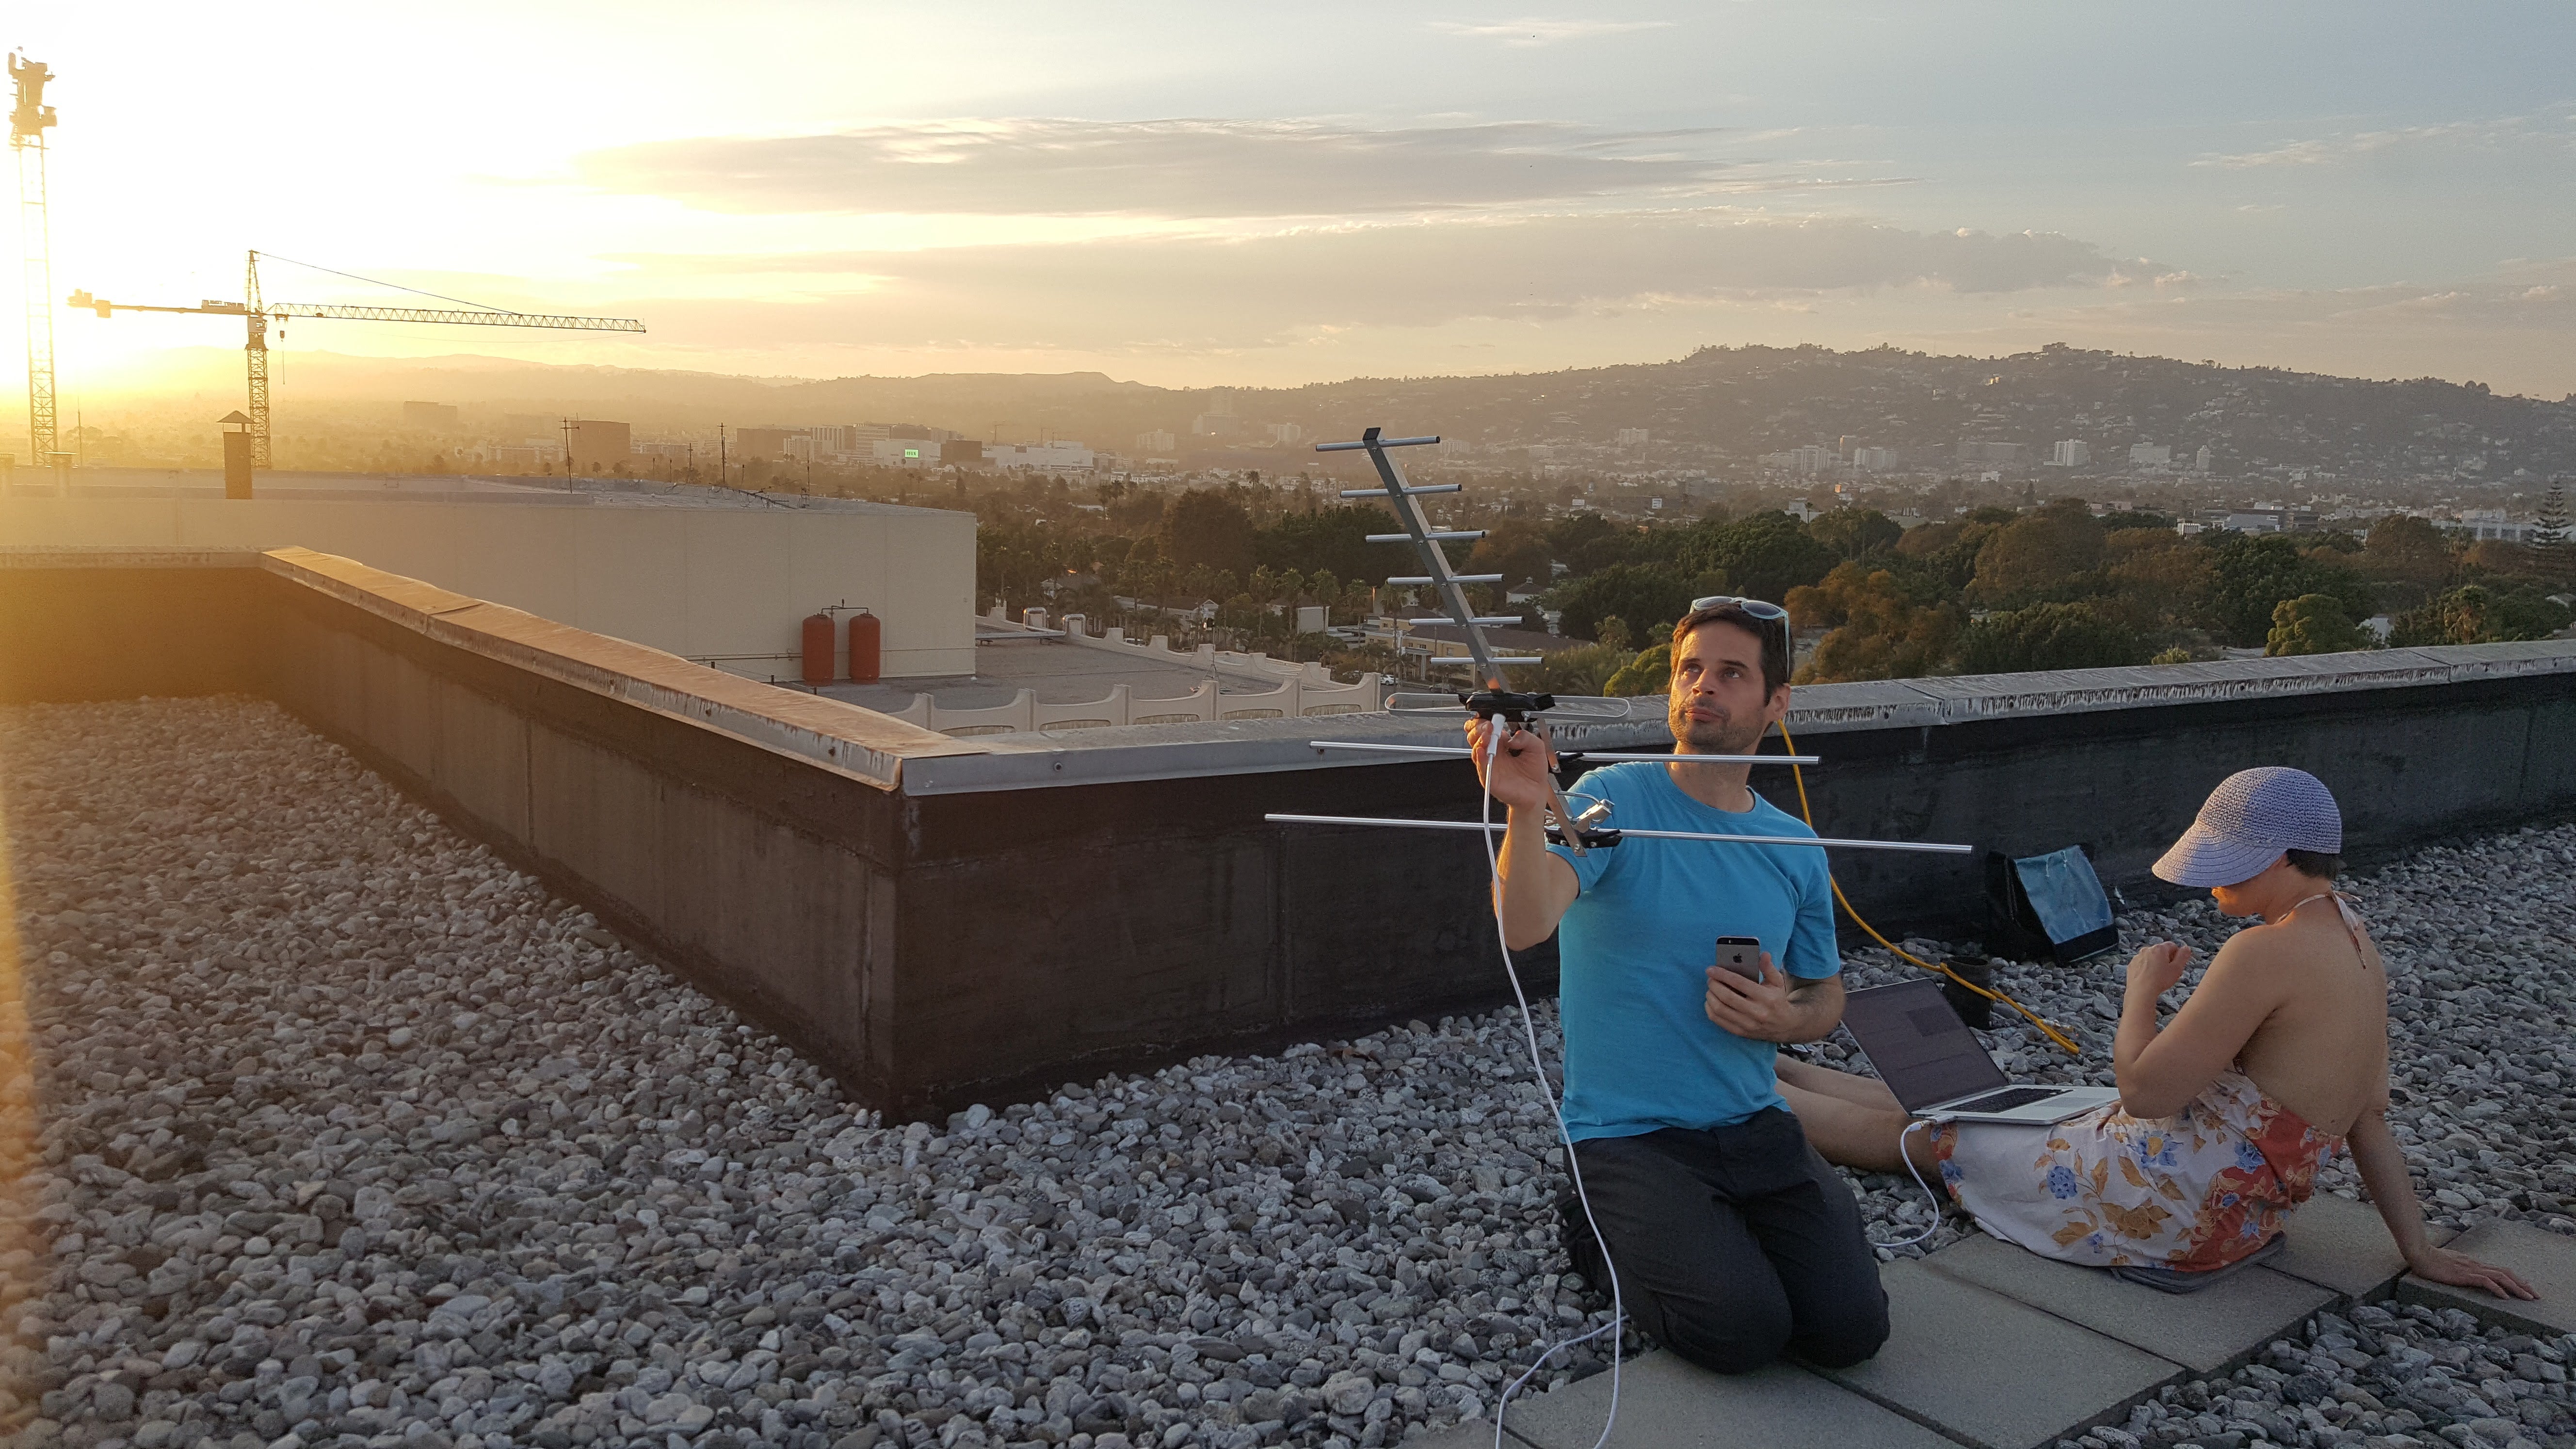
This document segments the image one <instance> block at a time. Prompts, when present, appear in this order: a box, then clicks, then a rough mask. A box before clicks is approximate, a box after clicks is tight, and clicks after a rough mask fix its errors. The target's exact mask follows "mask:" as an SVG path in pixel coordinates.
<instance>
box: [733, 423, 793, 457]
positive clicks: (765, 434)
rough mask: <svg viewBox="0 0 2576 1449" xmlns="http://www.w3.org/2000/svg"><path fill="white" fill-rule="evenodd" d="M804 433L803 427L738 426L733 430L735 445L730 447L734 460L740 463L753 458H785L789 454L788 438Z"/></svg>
mask: <svg viewBox="0 0 2576 1449" xmlns="http://www.w3.org/2000/svg"><path fill="white" fill-rule="evenodd" d="M803 434H804V430H803V429H802V428H736V429H734V431H733V446H732V448H731V449H730V451H731V452H732V454H733V461H735V462H737V463H740V462H744V461H746V460H748V459H752V458H784V457H786V456H787V443H788V440H789V439H791V438H797V437H801V436H803Z"/></svg>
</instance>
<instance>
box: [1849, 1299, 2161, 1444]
mask: <svg viewBox="0 0 2576 1449" xmlns="http://www.w3.org/2000/svg"><path fill="white" fill-rule="evenodd" d="M1879 1281H1880V1282H1881V1283H1883V1284H1885V1285H1886V1287H1887V1297H1888V1307H1889V1311H1890V1313H1891V1314H1892V1316H1893V1317H1894V1319H1895V1332H1894V1333H1893V1334H1892V1335H1890V1336H1889V1338H1888V1341H1887V1346H1886V1347H1885V1348H1882V1349H1880V1350H1879V1352H1878V1357H1876V1358H1874V1359H1871V1360H1870V1361H1869V1362H1867V1363H1864V1364H1859V1365H1855V1366H1854V1367H1851V1368H1847V1369H1825V1370H1818V1372H1820V1373H1822V1374H1823V1375H1824V1376H1825V1377H1826V1378H1829V1379H1831V1380H1833V1381H1834V1382H1835V1383H1838V1384H1841V1385H1842V1386H1843V1387H1845V1388H1847V1389H1850V1390H1852V1391H1853V1392H1855V1393H1859V1394H1863V1395H1865V1396H1867V1397H1869V1398H1871V1399H1874V1400H1876V1401H1877V1402H1879V1403H1880V1404H1883V1405H1885V1406H1887V1407H1889V1408H1891V1409H1894V1410H1896V1411H1897V1412H1899V1413H1901V1414H1903V1415H1905V1416H1906V1417H1907V1418H1909V1419H1913V1420H1915V1421H1916V1422H1918V1423H1923V1424H1931V1425H1937V1426H1939V1427H1940V1428H1941V1429H1942V1430H1943V1432H1945V1433H1946V1434H1948V1435H1949V1436H1950V1437H1951V1438H1954V1439H1957V1440H1959V1441H1960V1442H1962V1443H1967V1444H1975V1445H1982V1446H1986V1449H2031V1446H2035V1445H2042V1444H2050V1443H2054V1442H2055V1441H2057V1440H2058V1439H2060V1438H2064V1437H2068V1436H2071V1435H2073V1434H2075V1433H2077V1432H2078V1431H2080V1430H2081V1429H2083V1428H2084V1427H2086V1426H2088V1425H2092V1424H2096V1423H2102V1422H2106V1421H2109V1420H2112V1419H2115V1418H2117V1417H2118V1416H2120V1415H2122V1414H2125V1413H2126V1412H2127V1411H2128V1408H2129V1406H2130V1405H2131V1404H2134V1403H2136V1402H2137V1401H2138V1400H2139V1399H2140V1398H2143V1397H2144V1396H2146V1395H2147V1394H2150V1393H2152V1392H2154V1391H2155V1390H2156V1389H2157V1388H2158V1387H2159V1386H2161V1385H2163V1384H2166V1383H2169V1382H2171V1381H2173V1380H2174V1379H2176V1378H2179V1377H2181V1376H2182V1373H2183V1369H2182V1368H2181V1366H2180V1365H2178V1364H2175V1363H2171V1362H2169V1361H2167V1360H2165V1359H2162V1358H2159V1357H2157V1356H2156V1355H2154V1354H2151V1353H2149V1352H2147V1351H2146V1350H2145V1349H2142V1348H2135V1347H2132V1346H2130V1345H2128V1344H2125V1343H2122V1342H2120V1341H2119V1340H2117V1339H2114V1338H2106V1337H2104V1336H2103V1335H2101V1334H2098V1333H2095V1332H2093V1331H2091V1330H2090V1329H2085V1328H2079V1327H2077V1326H2075V1325H2074V1324H2071V1323H2069V1322H2067V1321H2066V1320H2065V1319H2062V1318H2057V1317H2054V1316H2052V1315H2050V1314H2046V1313H2043V1312H2041V1311H2040V1310H2038V1309H2036V1308H2033V1307H2031V1306H2030V1305H2028V1304H2026V1303H2020V1302H2016V1301H2014V1300H2013V1299H2011V1298H2008V1297H2005V1296H2004V1295H2003V1294H2000V1293H1995V1292H1991V1291H1989V1290H1987V1289H1984V1288H1980V1287H1978V1286H1977V1285H1975V1284H1973V1283H1969V1282H1966V1281H1964V1280H1961V1279H1959V1278H1954V1277H1951V1276H1948V1275H1947V1274H1942V1273H1936V1272H1933V1271H1932V1270H1931V1269H1929V1268H1927V1267H1925V1266H1923V1264H1922V1263H1919V1262H1913V1261H1905V1262H1897V1263H1890V1264H1888V1265H1887V1266H1886V1267H1885V1268H1884V1269H1882V1270H1881V1271H1880V1273H1879Z"/></svg>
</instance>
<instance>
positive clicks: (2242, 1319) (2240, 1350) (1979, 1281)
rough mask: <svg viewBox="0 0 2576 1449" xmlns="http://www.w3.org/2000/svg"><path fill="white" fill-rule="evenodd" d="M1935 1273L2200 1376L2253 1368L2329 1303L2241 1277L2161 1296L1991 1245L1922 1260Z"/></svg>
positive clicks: (2287, 1282) (2321, 1296)
mask: <svg viewBox="0 0 2576 1449" xmlns="http://www.w3.org/2000/svg"><path fill="white" fill-rule="evenodd" d="M1924 1262H1925V1264H1926V1265H1927V1266H1929V1267H1930V1268H1931V1269H1932V1270H1933V1271H1934V1272H1936V1273H1944V1274H1947V1275H1949V1276H1950V1277H1953V1278H1956V1279H1958V1280H1960V1281H1961V1282H1964V1283H1974V1284H1976V1285H1977V1286H1978V1287H1980V1288H1988V1289H1992V1290H1993V1291H1995V1292H1997V1293H2001V1294H2003V1295H2004V1296H2005V1297H2007V1298H2010V1299H2013V1300H2015V1301H2017V1302H2021V1303H2027V1304H2029V1305H2030V1306H2031V1307H2033V1308H2037V1309H2039V1310H2041V1311H2042V1312H2046V1313H2052V1314H2055V1315H2056V1316H2057V1317H2059V1318H2063V1319H2065V1320H2067V1321H2068V1322H2070V1323H2079V1324H2082V1325H2083V1326H2084V1327H2086V1328H2089V1329H2092V1330H2093V1331H2094V1332H2095V1333H2099V1334H2102V1335H2104V1336H2106V1337H2110V1338H2116V1339H2118V1340H2120V1341H2121V1342H2122V1343H2125V1344H2129V1345H2131V1346H2133V1347H2136V1348H2143V1349H2145V1350H2146V1351H2147V1352H2149V1353H2152V1354H2154V1355H2156V1356H2157V1357H2158V1358H2167V1359H2171V1360H2173V1361H2174V1362H2175V1363H2178V1364H2181V1365H2183V1366H2184V1367H2186V1368H2189V1369H2193V1370H2195V1371H2197V1372H2200V1373H2204V1374H2206V1373H2215V1372H2217V1371H2218V1370H2220V1369H2224V1368H2228V1367H2231V1366H2233V1365H2235V1364H2238V1363H2241V1362H2243V1361H2244V1360H2246V1359H2248V1358H2251V1357H2252V1356H2253V1355H2254V1354H2255V1353H2256V1352H2257V1351H2258V1350H2260V1349H2261V1348H2262V1347H2263V1345H2265V1344H2267V1343H2270V1342H2271V1341H2272V1340H2273V1339H2276V1338H2278V1337H2280V1336H2281V1335H2282V1334H2283V1333H2284V1332H2287V1331H2288V1330H2289V1329H2291V1328H2293V1327H2296V1326H2297V1325H2298V1324H2300V1323H2302V1322H2304V1321H2305V1320H2306V1319H2307V1317H2308V1315H2309V1314H2312V1313H2314V1312H2316V1311H2317V1310H2318V1309H2321V1308H2325V1307H2328V1306H2330V1305H2332V1304H2333V1303H2334V1301H2335V1294H2334V1292H2333V1290H2331V1289H2327V1288H2320V1287H2318V1286H2316V1285H2315V1284H2313V1283H2303V1282H2301V1281H2299V1280H2298V1279H2296V1278H2287V1277H2283V1276H2282V1275H2281V1274H2278V1273H2275V1272H2273V1271H2272V1270H2271V1269H2269V1268H2246V1269H2242V1270H2239V1271H2238V1272H2235V1273H2233V1274H2230V1275H2229V1276H2228V1277H2226V1278H2225V1279H2223V1280H2221V1281H2219V1282H2217V1283H2213V1284H2211V1285H2210V1286H2208V1287H2206V1288H2203V1289H2201V1290H2200V1291H2199V1292H2197V1293H2160V1292H2158V1291H2156V1290H2155V1289H2153V1288H2148V1287H2143V1286H2141V1285H2139V1284H2136V1283H2123V1282H2121V1281H2120V1280H2119V1279H2117V1278H2114V1277H2112V1276H2111V1275H2110V1274H2109V1273H2106V1272H2104V1271H2103V1270H2101V1269H2099V1268H2079V1267H2077V1266H2075V1265H2074V1264H2072V1263H2060V1262H2057V1261H2055V1260H2053V1259H2049V1258H2043V1257H2041V1256H2039V1255H2038V1254H2036V1253H2033V1252H2029V1251H2026V1250H2024V1249H2021V1248H2017V1247H2014V1246H2013V1245H2012V1244H2010V1243H2001V1242H1997V1241H1995V1240H1994V1239H1992V1238H1988V1237H1982V1236H1981V1237H1976V1238H1970V1239H1968V1240H1967V1241H1965V1242H1962V1243H1955V1244H1953V1245H1951V1246H1950V1247H1947V1248H1944V1249H1942V1250H1941V1251H1940V1252H1938V1253H1935V1254H1933V1255H1932V1256H1931V1257H1929V1258H1927V1259H1925V1260H1924Z"/></svg>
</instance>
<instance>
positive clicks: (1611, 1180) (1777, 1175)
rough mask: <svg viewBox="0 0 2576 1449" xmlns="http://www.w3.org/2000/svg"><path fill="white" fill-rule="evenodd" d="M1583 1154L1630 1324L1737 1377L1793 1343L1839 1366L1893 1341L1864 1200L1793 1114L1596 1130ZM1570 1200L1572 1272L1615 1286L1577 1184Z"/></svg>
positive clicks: (1809, 1356)
mask: <svg viewBox="0 0 2576 1449" xmlns="http://www.w3.org/2000/svg"><path fill="white" fill-rule="evenodd" d="M1575 1160H1576V1161H1577V1162H1578V1163H1579V1164H1581V1166H1582V1168H1583V1185H1584V1187H1585V1188H1586V1189H1588V1190H1589V1191H1590V1193H1591V1197H1592V1213H1593V1216H1594V1217H1595V1218H1597V1219H1598V1220H1599V1221H1600V1224H1601V1233H1602V1236H1604V1237H1606V1238H1607V1239H1609V1242H1610V1256H1611V1260H1612V1262H1613V1263H1614V1264H1615V1266H1616V1267H1617V1270H1618V1274H1619V1291H1620V1297H1621V1299H1622V1300H1623V1301H1624V1303H1625V1306H1626V1308H1627V1310H1628V1318H1629V1321H1630V1322H1632V1323H1634V1324H1635V1325H1636V1326H1637V1328H1638V1329H1639V1330H1640V1331H1642V1332H1644V1333H1646V1334H1647V1335H1648V1336H1650V1337H1652V1338H1654V1339H1655V1340H1656V1341H1658V1342H1660V1343H1662V1344H1663V1345H1664V1346H1665V1347H1666V1348H1669V1349H1671V1350H1672V1351H1673V1352H1675V1353H1677V1354H1680V1355H1681V1356H1682V1357H1684V1358H1686V1359H1689V1360H1690V1361H1691V1362H1693V1363H1696V1364H1699V1365H1701V1366H1702V1367H1704V1368H1709V1369H1714V1370H1716V1371H1717V1372H1719V1373H1722V1374H1733V1373H1750V1372H1752V1371H1753V1370H1755V1369H1758V1368H1760V1367H1762V1366H1763V1365H1764V1364H1767V1363H1769V1362H1771V1361H1772V1360H1773V1359H1776V1358H1778V1357H1779V1356H1780V1355H1781V1354H1782V1353H1783V1352H1784V1351H1785V1352H1789V1353H1794V1354H1796V1355H1797V1356H1798V1357H1800V1358H1803V1359H1805V1360H1807V1361H1808V1362H1810V1363H1814V1364H1819V1365H1822V1366H1824V1367H1827V1368H1841V1367H1844V1366H1846V1365H1849V1364H1856V1363H1859V1362H1860V1361H1861V1360H1863V1359H1865V1358H1868V1357H1869V1356H1870V1355H1872V1354H1874V1353H1876V1352H1878V1348H1879V1345H1880V1344H1883V1343H1885V1342H1886V1341H1887V1293H1886V1290H1884V1289H1882V1288H1880V1287H1879V1284H1878V1259H1877V1256H1876V1255H1875V1254H1873V1253H1872V1252H1871V1251H1870V1248H1869V1243H1868V1240H1867V1239H1866V1238H1864V1237H1863V1236H1862V1234H1861V1226H1860V1208H1859V1206H1858V1205H1857V1204H1855V1203H1854V1202H1853V1201H1852V1195H1851V1189H1850V1188H1849V1187H1848V1186H1847V1185H1845V1183H1844V1182H1843V1180H1842V1178H1841V1177H1839V1176H1837V1175H1836V1174H1835V1172H1834V1170H1833V1168H1831V1167H1830V1166H1828V1165H1826V1162H1825V1160H1824V1159H1823V1158H1822V1157H1819V1156H1817V1155H1816V1151H1815V1149H1814V1148H1812V1147H1810V1146H1808V1145H1807V1135H1806V1133H1805V1132H1803V1131H1801V1130H1800V1129H1799V1127H1798V1119H1797V1118H1795V1117H1793V1116H1791V1115H1790V1114H1789V1113H1787V1112H1784V1111H1781V1110H1779V1109H1777V1108H1773V1109H1771V1110H1768V1111H1765V1112H1762V1113H1759V1114H1757V1115H1756V1116H1754V1117H1753V1118H1752V1119H1750V1120H1749V1121H1745V1122H1740V1123H1737V1124H1736V1125H1734V1126H1731V1127H1716V1128H1710V1129H1707V1130H1705V1131H1689V1130H1685V1129H1682V1128H1677V1127H1674V1128H1666V1129H1664V1130H1662V1131H1660V1132H1649V1133H1646V1134H1644V1135H1642V1136H1637V1137H1602V1138H1593V1139H1591V1140H1589V1141H1585V1142H1581V1143H1578V1144H1576V1146H1575ZM1560 1205H1561V1206H1563V1207H1564V1208H1566V1209H1567V1216H1566V1218H1565V1220H1564V1222H1563V1228H1564V1233H1565V1243H1566V1250H1567V1252H1568V1254H1569V1255H1570V1256H1571V1257H1572V1258H1573V1260H1574V1269H1575V1271H1576V1272H1578V1273H1581V1274H1582V1275H1583V1276H1584V1278H1585V1279H1586V1280H1587V1281H1588V1282H1590V1283H1592V1284H1593V1285H1594V1286H1595V1287H1597V1288H1600V1289H1602V1290H1603V1291H1604V1292H1607V1291H1608V1289H1609V1286H1610V1284H1609V1279H1608V1276H1607V1275H1606V1274H1604V1273H1603V1272H1602V1270H1601V1258H1600V1252H1599V1249H1598V1248H1596V1247H1595V1246H1594V1244H1593V1241H1592V1232H1591V1230H1590V1229H1589V1228H1587V1227H1586V1226H1585V1225H1584V1222H1583V1210H1582V1208H1581V1207H1580V1206H1579V1205H1576V1204H1575V1203H1574V1202H1573V1199H1572V1196H1571V1194H1570V1193H1569V1194H1568V1195H1567V1196H1566V1197H1565V1198H1564V1199H1562V1200H1561V1204H1560Z"/></svg>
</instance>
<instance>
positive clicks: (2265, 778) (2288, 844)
mask: <svg viewBox="0 0 2576 1449" xmlns="http://www.w3.org/2000/svg"><path fill="white" fill-rule="evenodd" d="M2288 850H2308V851H2314V852H2316V853H2317V854H2319V855H2340V854H2342V853H2343V812H2342V811H2341V810H2338V809H2336V808H2335V798H2334V792H2333V791H2331V790H2328V789H2327V788H2326V786H2325V782H2324V781H2323V780H2320V779H2318V778H2317V777H2316V776H2314V775H2311V774H2309V773H2308V772H2307V771H2305V770H2293V769H2291V768H2290V767H2289V766H2287V765H2265V766H2262V767H2261V768H2259V769H2253V770H2239V771H2237V772H2236V773H2235V774H2233V775H2230V776H2228V777H2227V778H2226V779H2224V780H2221V781H2220V782H2219V784H2218V788H2217V789H2215V790H2212V791H2210V792H2209V800H2208V801H2207V803H2205V804H2203V805H2202V806H2201V807H2200V815H2199V818H2197V819H2195V820H2193V821H2192V823H2191V828H2190V829H2189V830H2186V831H2184V832H2183V833H2182V838H2181V839H2180V840H2177V841H2175V842H2174V843H2173V849H2171V850H2168V851H2166V852H2165V853H2164V857H2163V858H2162V859H2160V860H2158V861H2157V862H2156V864H2155V872H2156V874H2157V875H2158V876H2159V877H2161V878H2163V879H2165V880H2169V881H2172V882H2173V883H2174V884H2175V885H2179V886H2199V887H2202V888H2204V889H2205V888H2207V887H2209V886H2223V885H2234V884H2236V883H2237V882H2239V881H2246V880H2252V879H2253V878H2254V877H2256V876H2258V875H2261V874H2262V873H2263V872H2264V871H2265V870H2267V869H2269V868H2270V867H2271V864H2272V862H2274V861H2276V860H2278V859H2280V858H2281V853H2282V852H2283V851H2288Z"/></svg>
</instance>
